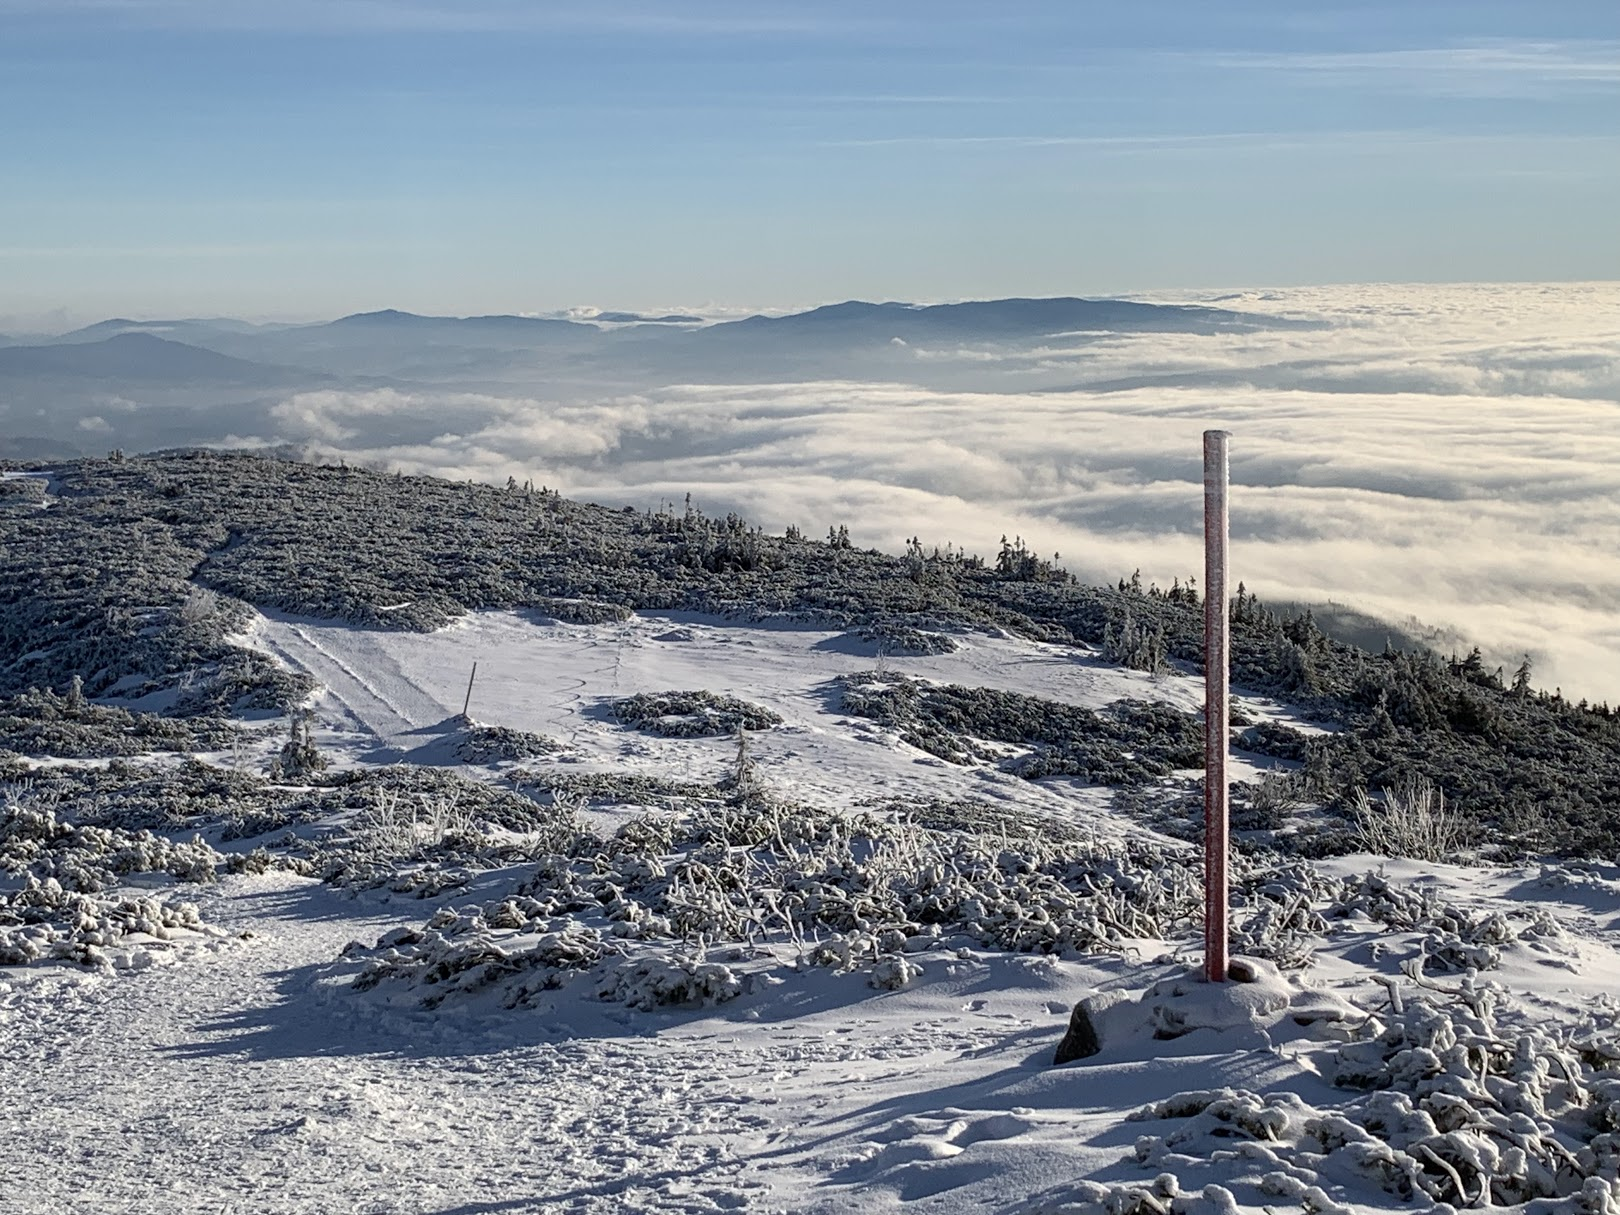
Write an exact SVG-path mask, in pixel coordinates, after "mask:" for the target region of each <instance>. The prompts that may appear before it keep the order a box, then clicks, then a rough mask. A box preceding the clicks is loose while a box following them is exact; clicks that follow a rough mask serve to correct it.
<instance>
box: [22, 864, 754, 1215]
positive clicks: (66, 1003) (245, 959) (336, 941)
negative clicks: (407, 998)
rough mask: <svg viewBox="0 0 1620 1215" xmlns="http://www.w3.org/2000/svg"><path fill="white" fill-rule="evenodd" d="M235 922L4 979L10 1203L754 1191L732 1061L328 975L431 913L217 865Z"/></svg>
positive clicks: (613, 1201)
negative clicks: (465, 1018)
mask: <svg viewBox="0 0 1620 1215" xmlns="http://www.w3.org/2000/svg"><path fill="white" fill-rule="evenodd" d="M202 902H203V914H204V916H205V918H208V919H210V920H212V921H214V922H215V923H217V924H220V925H221V926H223V927H226V928H228V929H230V930H231V931H232V933H233V934H235V933H243V932H251V933H252V934H253V935H252V936H251V937H249V938H247V939H238V940H234V941H231V942H228V943H225V944H223V945H222V946H221V947H219V948H217V949H215V950H213V951H212V952H211V953H210V954H209V955H207V956H193V957H189V958H183V959H181V960H180V961H179V962H178V963H177V964H175V965H171V966H163V967H159V968H155V969H153V970H150V971H147V972H146V973H144V974H139V975H120V976H117V977H107V978H101V977H98V976H89V975H83V974H79V973H76V972H71V971H67V970H65V969H62V968H50V969H48V970H42V971H40V972H38V973H18V972H3V973H0V1024H3V1033H4V1037H5V1041H6V1050H5V1052H4V1055H3V1056H0V1091H4V1092H6V1093H7V1094H8V1095H9V1097H10V1100H8V1101H7V1102H5V1103H4V1105H3V1107H0V1142H4V1143H5V1144H6V1145H7V1151H6V1160H5V1166H4V1175H3V1176H4V1184H3V1186H0V1211H3V1212H5V1213H6V1215H63V1213H64V1212H77V1211H83V1212H91V1211H94V1212H97V1213H98V1215H102V1213H105V1215H111V1213H113V1212H129V1213H132V1215H133V1213H136V1212H139V1213H142V1215H151V1213H153V1212H156V1211H158V1210H162V1211H166V1212H173V1213H174V1215H183V1213H187V1212H198V1213H201V1212H211V1213H212V1212H241V1213H244V1215H245V1213H247V1212H298V1213H299V1215H314V1213H317V1212H320V1213H325V1212H332V1213H334V1215H336V1213H339V1212H367V1213H372V1215H381V1213H384V1212H389V1213H392V1212H401V1213H403V1212H411V1213H413V1215H417V1213H426V1212H435V1213H437V1212H443V1213H445V1215H449V1213H450V1212H463V1213H471V1212H475V1211H476V1212H484V1211H489V1212H496V1211H499V1212H513V1213H521V1212H563V1211H567V1212H595V1211H602V1212H606V1211H620V1210H626V1209H633V1210H644V1211H672V1212H677V1211H678V1212H686V1211H693V1212H701V1211H714V1210H718V1209H724V1208H725V1207H728V1206H730V1207H738V1206H743V1205H748V1206H751V1207H752V1206H754V1205H755V1204H754V1203H753V1201H752V1200H751V1197H750V1196H753V1197H754V1198H757V1197H761V1196H762V1194H761V1190H762V1187H761V1186H759V1185H758V1184H757V1183H755V1184H753V1185H750V1183H749V1182H748V1181H747V1179H746V1178H745V1177H744V1176H743V1172H744V1170H743V1165H742V1164H741V1162H740V1161H738V1160H737V1159H736V1158H735V1156H733V1155H732V1154H731V1152H730V1151H729V1150H728V1149H727V1148H726V1147H725V1146H724V1142H723V1140H725V1139H727V1138H732V1137H736V1136H738V1135H739V1133H742V1134H743V1138H744V1139H746V1132H747V1131H748V1130H749V1129H750V1126H751V1125H752V1124H756V1123H758V1121H759V1120H758V1119H757V1117H752V1118H751V1116H750V1115H748V1114H746V1113H745V1112H743V1105H745V1104H746V1102H740V1101H739V1100H738V1098H737V1097H735V1096H734V1095H732V1094H730V1093H728V1092H727V1091H726V1083H725V1079H724V1076H725V1072H724V1069H716V1068H715V1067H714V1066H713V1065H712V1059H713V1051H712V1049H711V1050H709V1051H707V1052H706V1053H707V1055H708V1057H709V1060H710V1062H709V1064H708V1065H705V1066H697V1064H698V1062H699V1060H697V1059H695V1058H694V1057H693V1056H692V1055H691V1054H690V1053H688V1052H685V1051H677V1050H668V1049H663V1048H662V1047H661V1046H660V1044H659V1043H658V1042H657V1041H654V1040H643V1039H635V1038H628V1039H620V1040H603V1039H576V1040H572V1041H569V1040H562V1041H556V1042H553V1041H547V1040H545V1037H546V1035H545V1033H544V1031H543V1028H542V1027H539V1026H536V1025H533V1024H532V1022H533V1018H532V1017H531V1018H528V1020H529V1021H530V1022H531V1023H530V1024H529V1025H527V1026H525V1025H524V1024H523V1023H522V1020H523V1019H522V1018H515V1019H512V1020H509V1022H508V1023H507V1025H506V1027H505V1028H506V1030H507V1033H506V1035H505V1036H504V1037H503V1036H500V1035H498V1034H497V1033H496V1032H486V1033H479V1032H478V1031H477V1028H476V1027H469V1026H468V1025H467V1024H466V1023H465V1022H453V1021H445V1020H440V1019H438V1018H434V1017H432V1016H431V1015H430V1014H422V1015H421V1016H402V1015H399V1014H391V1013H380V1012H379V1011H378V1010H377V1009H376V1008H375V1007H368V1006H367V1005H366V1004H365V1003H363V1002H358V1001H351V1000H348V999H346V998H345V997H344V996H342V995H341V994H335V995H334V994H333V993H330V992H325V991H322V990H321V989H320V987H319V985H318V984H317V983H316V982H315V979H314V975H315V970H316V967H317V966H318V965H320V964H322V963H326V962H329V961H330V960H331V959H332V958H333V957H334V956H335V955H336V954H337V953H338V951H339V950H340V949H341V948H342V947H343V945H344V944H345V943H347V941H348V940H350V939H351V938H352V937H354V936H356V935H366V934H374V933H375V932H379V931H382V930H383V929H384V928H386V927H390V926H394V925H397V924H399V923H400V922H401V921H404V920H407V919H409V918H410V914H411V913H412V912H414V911H416V910H417V909H419V908H420V904H415V905H413V906H412V907H411V908H410V909H409V910H407V909H406V908H402V907H397V906H396V907H395V908H393V909H391V910H390V911H389V912H388V913H387V914H378V913H377V911H376V910H375V908H373V909H370V910H367V909H366V908H365V907H364V906H363V905H361V904H357V903H356V902H355V901H353V900H345V899H342V898H340V897H339V896H338V895H336V894H334V893H332V892H331V891H329V890H327V889H325V888H323V887H320V886H318V885H315V884H313V883H311V882H309V881H308V880H307V879H300V878H291V877H288V876H286V875H267V876H265V877H263V878H254V879H230V880H229V881H227V882H226V883H223V884H222V886H221V888H220V889H219V890H217V891H214V892H212V893H211V894H205V897H204V899H203V900H202Z"/></svg>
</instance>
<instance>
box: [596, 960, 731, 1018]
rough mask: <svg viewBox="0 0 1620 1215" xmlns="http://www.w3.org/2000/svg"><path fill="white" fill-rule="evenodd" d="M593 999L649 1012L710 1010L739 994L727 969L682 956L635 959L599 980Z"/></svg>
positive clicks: (729, 969) (624, 963)
mask: <svg viewBox="0 0 1620 1215" xmlns="http://www.w3.org/2000/svg"><path fill="white" fill-rule="evenodd" d="M596 994H597V998H598V999H602V1000H611V1001H614V1002H616V1003H619V1004H626V1005H629V1006H630V1007H631V1008H639V1009H641V1010H643V1011H645V1012H651V1011H652V1010H653V1009H655V1008H669V1007H676V1006H679V1007H689V1008H711V1007H713V1006H714V1005H716V1004H723V1003H725V1002H726V1001H727V1000H734V999H736V998H737V997H738V996H739V995H741V994H742V982H741V981H740V980H739V979H738V978H737V976H736V975H735V974H734V973H732V971H731V968H730V967H728V966H722V965H721V964H720V963H718V962H709V961H705V960H703V959H702V958H699V957H688V956H686V955H683V954H678V953H677V954H667V955H663V956H655V957H642V958H636V959H634V960H632V961H627V962H622V963H620V964H619V965H618V966H617V967H615V968H614V969H613V970H611V971H609V972H608V973H607V974H606V975H605V976H603V981H602V983H601V984H600V985H599V986H598V988H597V992H596Z"/></svg>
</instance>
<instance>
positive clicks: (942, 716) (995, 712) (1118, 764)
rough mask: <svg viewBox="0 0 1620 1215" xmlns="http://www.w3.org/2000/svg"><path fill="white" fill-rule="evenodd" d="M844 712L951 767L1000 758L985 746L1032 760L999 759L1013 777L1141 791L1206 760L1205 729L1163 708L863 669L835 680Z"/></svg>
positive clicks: (1187, 718)
mask: <svg viewBox="0 0 1620 1215" xmlns="http://www.w3.org/2000/svg"><path fill="white" fill-rule="evenodd" d="M838 686H839V692H840V699H841V707H842V710H843V711H844V712H845V713H849V714H851V715H852V716H855V717H864V718H867V719H869V720H872V721H876V722H878V723H880V724H882V725H885V726H889V727H891V728H893V729H895V730H897V731H899V733H900V737H901V738H902V739H904V740H905V741H906V742H908V743H910V744H911V745H912V746H914V747H918V748H920V749H922V750H924V751H927V752H928V753H929V754H930V755H935V756H938V757H939V758H940V759H943V760H947V761H949V762H951V763H958V764H967V763H973V762H975V761H980V760H995V759H997V758H998V753H996V752H993V751H991V750H990V749H987V748H986V747H984V746H983V745H982V744H981V740H984V741H990V742H997V743H1009V744H1014V745H1018V746H1021V747H1024V748H1027V749H1028V753H1027V754H1022V755H1018V756H1015V757H1012V758H1010V759H1000V760H998V762H1000V763H1001V766H1002V767H1004V768H1006V769H1007V770H1008V771H1010V772H1012V773H1014V774H1015V775H1017V776H1021V777H1024V778H1025V779H1028V780H1037V779H1039V778H1041V777H1043V776H1078V777H1080V778H1082V779H1084V780H1089V781H1095V782H1097V783H1099V784H1109V785H1125V784H1142V783H1146V782H1148V781H1151V780H1156V779H1159V778H1161V777H1165V776H1168V775H1169V774H1170V773H1171V772H1172V771H1174V770H1175V769H1176V768H1190V767H1196V766H1199V765H1201V764H1202V763H1203V732H1202V729H1201V727H1200V726H1199V724H1198V721H1197V719H1196V718H1195V717H1193V716H1192V715H1191V714H1188V713H1183V712H1181V711H1180V710H1179V709H1175V708H1172V707H1171V706H1169V705H1165V704H1144V703H1142V702H1139V701H1124V700H1122V701H1117V702H1115V703H1114V704H1112V705H1109V706H1108V707H1107V708H1106V709H1104V710H1103V711H1102V712H1094V711H1093V710H1091V709H1086V708H1081V707H1079V706H1077V705H1068V704H1062V703H1059V702H1057V701H1051V700H1044V699H1042V698H1040V697H1038V696H1025V695H1022V694H1020V693H1016V692H1004V691H1001V690H999V689H995V688H969V687H963V686H960V685H957V684H933V683H929V682H927V681H924V680H920V679H913V678H910V677H908V676H905V675H897V674H893V673H885V672H878V671H867V672H863V673H860V674H856V675H846V676H843V677H841V678H840V679H839V681H838Z"/></svg>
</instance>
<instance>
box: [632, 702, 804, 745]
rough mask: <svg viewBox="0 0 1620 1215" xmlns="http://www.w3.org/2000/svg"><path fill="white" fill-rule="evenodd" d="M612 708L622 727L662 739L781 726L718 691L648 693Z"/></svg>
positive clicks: (759, 709) (757, 707) (715, 735)
mask: <svg viewBox="0 0 1620 1215" xmlns="http://www.w3.org/2000/svg"><path fill="white" fill-rule="evenodd" d="M612 707H613V716H614V717H615V718H617V719H618V720H619V722H620V723H621V724H623V725H627V726H630V727H632V728H633V729H637V730H645V731H647V732H648V733H649V734H657V735H659V736H660V737H662V738H718V737H721V736H723V735H727V734H735V733H737V731H738V730H769V729H770V728H771V727H772V726H779V725H781V724H782V719H781V717H780V716H778V715H777V714H775V713H773V712H771V711H770V710H769V709H767V708H764V707H762V706H760V705H756V704H750V703H749V702H748V701H746V700H739V699H738V698H737V697H735V696H725V695H722V694H720V693H718V692H704V691H697V692H656V693H652V692H648V693H643V694H641V695H639V696H627V697H625V698H624V699H622V700H615V701H614V702H613V706H612Z"/></svg>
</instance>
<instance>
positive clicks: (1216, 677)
mask: <svg viewBox="0 0 1620 1215" xmlns="http://www.w3.org/2000/svg"><path fill="white" fill-rule="evenodd" d="M1230 437H1231V436H1230V435H1229V434H1228V433H1227V432H1226V431H1224V430H1206V431H1205V432H1204V977H1205V978H1206V979H1208V980H1209V981H1210V982H1211V983H1224V982H1226V978H1227V956H1226V946H1227V901H1228V894H1227V875H1226V859H1227V831H1228V823H1227V818H1228V809H1229V806H1228V801H1227V798H1228V783H1227V771H1226V760H1227V751H1228V740H1227V728H1228V727H1227V722H1228V720H1229V718H1230V713H1229V711H1228V709H1227V690H1228V689H1227V683H1228V680H1229V678H1230V674H1229V672H1230V667H1231V658H1230V655H1231V649H1230V632H1229V630H1230V628H1231V624H1230V620H1229V618H1228V615H1227V606H1226V599H1227V595H1226V575H1227V561H1226V539H1227V532H1228V516H1227V503H1226V487H1227V454H1226V441H1227V439H1228V438H1230Z"/></svg>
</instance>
